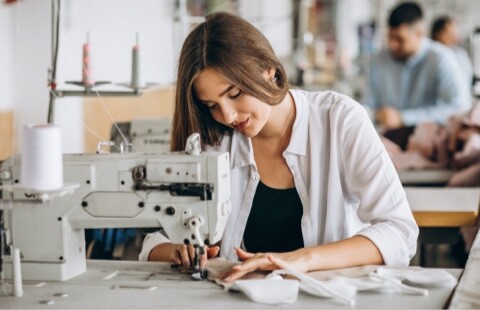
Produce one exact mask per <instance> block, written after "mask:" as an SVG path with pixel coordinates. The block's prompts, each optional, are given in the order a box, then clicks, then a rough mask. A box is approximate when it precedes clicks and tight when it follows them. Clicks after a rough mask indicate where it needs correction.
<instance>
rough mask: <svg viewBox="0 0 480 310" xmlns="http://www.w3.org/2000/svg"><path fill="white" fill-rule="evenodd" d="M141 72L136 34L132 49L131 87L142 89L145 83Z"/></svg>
mask: <svg viewBox="0 0 480 310" xmlns="http://www.w3.org/2000/svg"><path fill="white" fill-rule="evenodd" d="M141 73H142V70H141V63H140V45H139V43H138V33H137V35H136V44H135V45H134V46H133V48H132V80H131V81H130V84H131V86H132V87H144V86H145V83H144V82H143V79H142V75H141Z"/></svg>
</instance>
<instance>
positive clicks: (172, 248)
mask: <svg viewBox="0 0 480 310" xmlns="http://www.w3.org/2000/svg"><path fill="white" fill-rule="evenodd" d="M219 251H220V247H218V246H216V245H215V246H210V247H209V246H205V251H204V253H205V254H204V255H202V256H200V267H203V266H204V265H205V264H206V262H207V260H208V259H210V258H213V257H215V256H217V255H218V252H219ZM194 258H195V248H194V247H193V245H191V244H190V245H186V244H179V243H162V244H159V245H157V246H156V247H155V248H154V249H153V250H152V252H150V257H149V260H150V261H164V262H172V263H175V264H178V265H183V266H184V267H187V268H188V267H190V266H192V265H193V261H194Z"/></svg>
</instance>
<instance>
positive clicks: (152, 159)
mask: <svg viewBox="0 0 480 310" xmlns="http://www.w3.org/2000/svg"><path fill="white" fill-rule="evenodd" d="M63 164H64V168H63V169H64V182H66V183H78V184H79V187H78V188H77V189H76V190H75V191H74V192H73V193H72V194H69V195H65V196H63V197H56V198H53V199H51V200H50V201H47V202H43V203H42V201H41V200H40V199H39V198H38V195H35V194H32V193H29V192H21V191H20V192H18V191H14V192H6V191H5V190H4V191H2V203H3V205H4V211H5V213H6V214H5V218H6V221H5V231H6V235H7V237H8V236H10V238H9V240H7V243H9V244H12V243H13V244H14V246H15V248H19V249H20V251H21V257H22V259H21V266H22V275H23V279H26V280H62V281H63V280H68V279H70V278H72V277H75V276H77V275H79V274H81V273H83V272H84V271H85V270H86V257H85V239H84V229H85V228H122V227H123V228H127V227H161V228H163V230H164V231H165V233H166V235H167V236H168V237H169V239H170V240H171V241H172V242H174V243H187V244H193V245H195V248H196V254H197V257H198V255H199V254H201V251H203V245H204V244H214V243H216V242H218V241H219V240H220V239H221V237H222V234H223V231H224V228H225V224H226V222H227V218H228V215H229V213H230V210H231V204H230V176H229V174H230V165H229V157H228V153H213V152H211V153H199V152H198V151H197V152H195V150H194V151H193V152H190V154H188V152H179V153H165V154H153V153H126V154H118V153H116V154H114V153H110V154H75V155H64V156H63ZM19 178H20V156H14V157H12V158H10V159H7V160H6V161H4V162H3V163H2V165H1V168H0V181H1V183H2V184H3V185H4V186H5V185H6V184H15V183H18V182H19V181H20V180H19ZM10 259H11V258H10V257H9V255H5V261H6V264H5V267H6V268H5V270H6V272H5V274H6V276H9V275H10V274H11V273H10V271H9V268H11V264H9V263H8V262H10V261H11V260H10Z"/></svg>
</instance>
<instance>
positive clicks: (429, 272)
mask: <svg viewBox="0 0 480 310" xmlns="http://www.w3.org/2000/svg"><path fill="white" fill-rule="evenodd" d="M375 273H376V274H377V275H379V276H381V277H387V278H395V279H397V280H399V281H402V282H403V283H405V284H412V285H415V286H422V287H445V286H453V285H455V284H457V279H456V278H455V277H454V276H453V275H451V274H450V273H448V272H446V271H445V270H440V269H422V268H418V269H407V270H405V269H393V268H384V267H380V268H378V269H377V270H376V271H375Z"/></svg>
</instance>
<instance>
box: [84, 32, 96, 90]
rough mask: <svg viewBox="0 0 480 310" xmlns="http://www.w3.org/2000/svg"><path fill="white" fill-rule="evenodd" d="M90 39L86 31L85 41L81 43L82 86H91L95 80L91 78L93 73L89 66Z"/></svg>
mask: <svg viewBox="0 0 480 310" xmlns="http://www.w3.org/2000/svg"><path fill="white" fill-rule="evenodd" d="M89 41H90V39H89V34H88V33H87V42H85V44H83V48H82V84H83V86H87V87H88V86H93V85H94V84H95V81H94V80H93V73H92V67H91V55H90V42H89Z"/></svg>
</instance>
